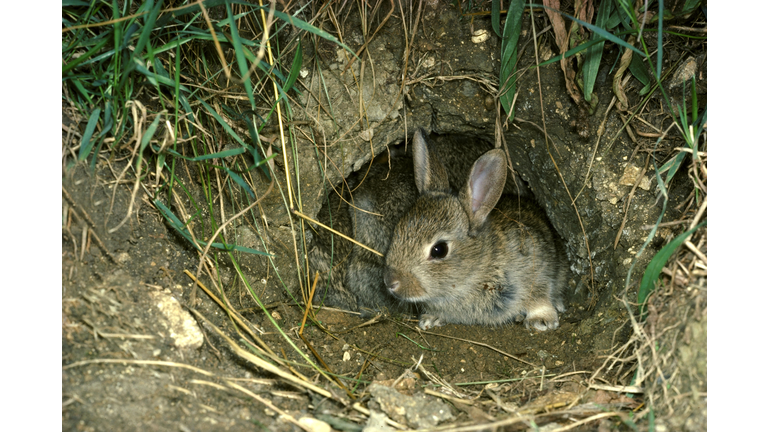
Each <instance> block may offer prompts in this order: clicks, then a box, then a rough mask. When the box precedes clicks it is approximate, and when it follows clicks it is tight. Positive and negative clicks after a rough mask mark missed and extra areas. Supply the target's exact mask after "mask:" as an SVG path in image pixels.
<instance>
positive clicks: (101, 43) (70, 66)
mask: <svg viewBox="0 0 768 432" xmlns="http://www.w3.org/2000/svg"><path fill="white" fill-rule="evenodd" d="M107 43H109V38H108V37H104V38H102V39H101V40H100V41H99V43H97V44H96V45H94V46H93V48H91V49H89V50H88V51H87V52H86V53H85V54H83V55H81V56H80V57H78V58H76V59H74V60H72V61H71V62H69V63H67V64H65V65H64V66H62V68H61V74H62V75H66V74H67V72H69V71H71V70H72V69H73V68H75V67H76V66H77V65H79V64H80V63H82V62H84V61H86V60H88V59H90V58H91V56H92V55H94V54H95V53H97V52H99V51H100V50H101V49H102V48H104V46H106V45H107Z"/></svg>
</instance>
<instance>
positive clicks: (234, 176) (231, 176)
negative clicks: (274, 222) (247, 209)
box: [224, 167, 256, 199]
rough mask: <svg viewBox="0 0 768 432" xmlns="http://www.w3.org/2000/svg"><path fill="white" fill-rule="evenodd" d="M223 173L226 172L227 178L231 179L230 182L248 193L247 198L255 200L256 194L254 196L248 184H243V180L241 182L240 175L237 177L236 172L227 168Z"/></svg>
mask: <svg viewBox="0 0 768 432" xmlns="http://www.w3.org/2000/svg"><path fill="white" fill-rule="evenodd" d="M224 171H226V173H227V175H228V176H229V177H230V178H231V179H232V180H233V181H234V182H235V183H237V185H238V186H240V187H241V188H243V189H244V190H245V191H246V192H247V193H248V196H249V197H251V199H254V198H256V194H254V193H253V190H252V189H251V187H250V186H248V183H246V182H245V180H243V178H242V177H240V175H239V174H237V173H236V172H234V171H232V170H231V169H229V168H227V167H224Z"/></svg>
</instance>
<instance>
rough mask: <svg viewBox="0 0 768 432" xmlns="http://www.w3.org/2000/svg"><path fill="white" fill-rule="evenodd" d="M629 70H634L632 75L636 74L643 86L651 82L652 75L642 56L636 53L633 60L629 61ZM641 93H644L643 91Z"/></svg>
mask: <svg viewBox="0 0 768 432" xmlns="http://www.w3.org/2000/svg"><path fill="white" fill-rule="evenodd" d="M629 71H630V72H632V75H634V77H635V78H637V80H638V81H640V82H641V83H642V84H643V86H647V85H648V84H651V76H650V75H648V69H646V67H645V63H643V58H642V57H640V56H636V55H633V56H632V62H630V63H629ZM640 94H644V93H642V92H641V93H640Z"/></svg>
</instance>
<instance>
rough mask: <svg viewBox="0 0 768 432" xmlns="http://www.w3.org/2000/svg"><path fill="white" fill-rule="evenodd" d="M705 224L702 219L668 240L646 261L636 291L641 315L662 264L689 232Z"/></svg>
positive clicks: (659, 273)
mask: <svg viewBox="0 0 768 432" xmlns="http://www.w3.org/2000/svg"><path fill="white" fill-rule="evenodd" d="M706 224H707V221H704V222H702V223H700V224H698V225H696V226H695V227H693V228H691V229H690V230H688V231H686V232H684V233H682V234H680V235H679V236H677V237H675V239H674V240H672V241H671V242H669V244H667V245H666V246H664V247H663V248H661V250H660V251H659V252H657V253H656V255H655V256H654V257H653V259H651V262H650V263H648V267H646V268H645V273H643V279H642V281H641V282H640V289H639V290H638V292H637V302H638V304H640V316H641V317H642V316H643V315H644V314H645V301H646V300H647V299H648V296H649V295H650V294H651V292H653V290H654V288H655V285H656V281H657V280H659V276H660V275H661V271H662V270H663V269H664V266H665V265H667V261H669V258H670V257H671V256H672V254H673V253H675V251H676V250H677V248H679V247H680V245H682V244H683V243H684V242H685V240H686V239H688V237H689V236H690V235H691V234H693V233H694V232H695V231H696V230H697V229H699V228H701V227H702V226H704V225H706Z"/></svg>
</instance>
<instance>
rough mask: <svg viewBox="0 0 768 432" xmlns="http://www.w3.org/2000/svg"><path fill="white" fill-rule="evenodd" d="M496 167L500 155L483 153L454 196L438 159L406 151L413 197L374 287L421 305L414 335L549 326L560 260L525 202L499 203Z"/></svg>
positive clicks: (558, 294) (536, 211) (556, 304)
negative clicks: (444, 328) (447, 327)
mask: <svg viewBox="0 0 768 432" xmlns="http://www.w3.org/2000/svg"><path fill="white" fill-rule="evenodd" d="M505 161H506V157H505V154H504V152H503V151H502V150H500V149H495V150H491V151H489V152H487V153H485V154H484V155H483V156H481V157H480V158H479V159H478V160H477V161H476V162H475V164H474V165H473V167H472V171H471V174H470V175H469V178H468V180H467V181H466V185H465V186H464V187H463V188H462V189H461V190H460V192H459V193H458V195H456V194H452V193H451V192H450V186H449V183H448V179H447V176H446V170H445V167H444V166H443V165H442V163H441V162H440V160H439V158H437V157H435V156H433V155H432V154H431V153H430V151H429V149H428V148H427V146H421V147H420V146H418V145H416V146H415V147H414V169H415V180H416V186H417V189H418V190H419V197H418V199H417V200H416V202H415V204H414V205H413V206H412V207H411V208H410V209H409V210H408V211H407V212H406V213H405V215H404V216H403V217H402V218H401V219H400V221H398V223H397V225H396V226H395V230H394V233H393V236H392V239H391V242H390V246H389V249H388V251H387V254H386V270H385V272H384V279H385V285H386V286H387V287H388V288H389V291H390V292H391V293H392V294H393V295H394V296H396V297H398V298H400V299H402V300H404V301H408V302H412V303H416V304H419V305H420V306H421V308H422V309H423V312H422V315H421V317H420V320H419V326H420V327H421V328H422V329H427V328H430V327H434V326H439V325H442V324H444V323H457V324H487V325H499V324H505V323H509V322H520V321H524V322H525V325H526V327H529V326H533V327H534V328H536V329H538V330H547V329H555V328H557V327H558V325H559V320H558V315H557V312H558V311H560V312H562V311H564V310H565V307H564V305H563V299H562V295H563V290H564V288H565V284H566V272H567V269H568V266H567V261H566V258H565V252H564V249H563V246H562V244H561V243H560V241H559V239H558V238H557V236H556V235H555V234H554V232H553V229H552V228H551V227H550V225H549V222H548V221H547V219H546V216H545V215H544V213H543V211H542V210H541V209H540V208H539V207H538V206H537V205H536V204H535V203H533V202H531V201H530V200H528V199H527V198H523V197H517V196H504V197H502V192H503V189H504V184H505V180H506V172H507V167H506V162H505ZM500 198H501V200H500Z"/></svg>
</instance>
